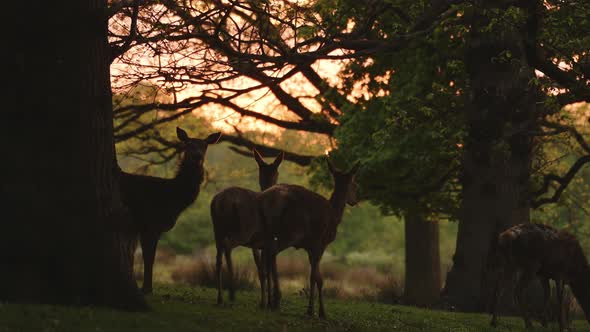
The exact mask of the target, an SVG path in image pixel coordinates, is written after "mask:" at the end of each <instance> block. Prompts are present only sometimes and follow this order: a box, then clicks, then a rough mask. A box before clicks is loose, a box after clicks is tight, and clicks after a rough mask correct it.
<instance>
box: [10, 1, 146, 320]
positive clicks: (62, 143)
mask: <svg viewBox="0 0 590 332" xmlns="http://www.w3.org/2000/svg"><path fill="white" fill-rule="evenodd" d="M10 6H14V7H12V8H9V9H7V12H11V13H12V15H9V16H10V18H8V19H7V20H6V21H4V22H3V24H5V26H4V29H3V31H7V32H8V31H10V33H7V45H11V48H10V52H7V53H8V58H7V62H6V63H5V65H6V66H7V67H9V68H10V69H9V71H8V74H7V75H6V77H5V79H7V82H9V87H8V89H9V90H8V93H9V94H10V96H11V98H10V99H9V102H8V106H7V107H6V109H5V112H4V119H3V121H2V122H3V126H2V127H3V130H2V131H3V134H5V135H7V136H6V137H5V138H4V139H3V140H2V141H4V143H5V145H6V146H5V149H4V151H6V153H7V155H6V156H7V158H6V159H5V160H4V162H3V163H4V165H3V168H4V169H3V172H2V173H3V174H4V175H6V174H9V177H6V178H5V179H4V180H3V181H2V183H1V186H2V194H3V195H2V196H3V197H6V199H5V202H4V203H6V205H5V207H4V208H3V210H4V211H3V212H4V216H5V219H4V222H3V225H4V227H3V234H5V236H4V237H3V241H1V242H2V244H1V247H0V255H1V257H0V261H1V262H2V268H1V269H2V274H0V299H1V300H8V301H18V302H42V303H59V304H74V305H93V304H98V305H110V306H117V307H123V308H126V309H139V308H145V302H144V301H143V298H142V297H141V295H140V293H139V291H138V288H137V285H136V283H135V281H134V279H133V278H132V270H131V269H132V263H133V259H132V252H133V251H132V250H133V249H134V245H135V232H134V231H133V227H132V225H131V223H130V222H129V221H130V219H129V218H127V214H126V211H125V209H124V208H123V207H122V204H121V202H120V200H119V193H118V188H117V179H116V174H117V168H116V160H115V149H114V141H113V124H112V101H111V87H110V73H109V66H110V63H109V59H110V48H109V45H108V41H107V18H106V16H105V15H104V13H105V7H106V1H105V0H83V1H82V0H71V1H63V2H59V3H55V2H39V3H34V4H31V3H24V2H16V3H12V4H10ZM7 141H8V142H9V144H6V143H7ZM3 205H4V204H3Z"/></svg>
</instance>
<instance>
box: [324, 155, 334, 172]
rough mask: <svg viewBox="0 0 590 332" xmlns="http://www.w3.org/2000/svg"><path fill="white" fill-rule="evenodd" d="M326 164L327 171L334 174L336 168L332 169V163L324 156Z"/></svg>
mask: <svg viewBox="0 0 590 332" xmlns="http://www.w3.org/2000/svg"><path fill="white" fill-rule="evenodd" d="M326 164H328V169H329V170H330V173H332V174H334V173H336V168H334V165H332V162H331V161H330V157H328V156H326Z"/></svg>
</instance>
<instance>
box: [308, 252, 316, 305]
mask: <svg viewBox="0 0 590 332" xmlns="http://www.w3.org/2000/svg"><path fill="white" fill-rule="evenodd" d="M307 255H308V256H309V265H310V266H311V271H310V272H309V304H308V305H307V314H308V315H309V316H313V305H314V302H315V286H316V276H317V273H316V270H317V264H316V259H315V257H314V255H313V254H312V253H311V252H308V253H307Z"/></svg>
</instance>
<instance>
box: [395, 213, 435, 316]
mask: <svg viewBox="0 0 590 332" xmlns="http://www.w3.org/2000/svg"><path fill="white" fill-rule="evenodd" d="M405 234H406V278H405V279H406V281H405V287H404V303H407V304H411V305H416V306H420V307H430V306H433V305H434V304H436V303H437V302H438V300H439V296H440V287H441V281H440V251H439V227H438V221H430V220H427V219H426V218H424V216H423V215H421V214H420V213H419V212H418V211H408V212H407V213H406V216H405Z"/></svg>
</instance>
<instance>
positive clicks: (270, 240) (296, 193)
mask: <svg viewBox="0 0 590 332" xmlns="http://www.w3.org/2000/svg"><path fill="white" fill-rule="evenodd" d="M326 162H327V163H328V168H329V170H330V173H331V174H332V177H333V178H334V191H333V192H332V195H331V197H330V199H329V200H327V199H326V198H324V197H323V196H321V195H319V194H317V193H314V192H312V191H310V190H307V189H305V188H303V187H301V186H296V185H288V184H279V185H275V186H272V187H270V188H269V189H267V190H265V191H263V192H262V193H261V195H260V208H261V214H262V216H263V218H264V226H265V232H266V240H265V249H264V250H265V252H266V253H265V254H266V259H267V260H266V271H268V273H267V278H268V285H269V292H268V293H269V294H268V297H269V302H270V303H271V308H273V309H278V307H279V305H280V297H281V294H280V287H279V279H278V274H277V266H276V255H277V254H278V253H279V252H281V251H282V250H285V249H286V248H289V247H295V248H297V249H299V248H303V249H305V251H307V255H308V258H309V263H310V265H311V273H310V276H309V283H310V296H309V305H308V307H307V314H308V315H313V312H314V308H313V306H314V301H315V287H316V286H317V288H318V295H319V304H320V309H319V313H318V314H319V316H320V317H321V318H325V317H326V312H325V310H324V301H323V294H322V287H323V279H322V275H321V273H320V268H319V264H320V260H321V259H322V255H323V254H324V251H325V250H326V247H327V246H328V245H329V244H330V243H331V242H332V241H334V239H335V238H336V232H337V228H338V225H339V224H340V222H341V221H342V214H343V212H344V207H345V205H346V204H347V203H348V204H349V205H351V206H354V205H356V203H357V202H358V199H357V195H356V190H357V185H356V183H355V182H354V176H355V174H356V172H357V170H358V168H359V164H358V163H357V164H356V165H355V166H353V167H352V169H351V170H350V171H348V172H340V171H338V170H337V169H335V168H334V166H333V165H332V163H331V162H330V160H329V159H326ZM271 275H272V280H271ZM271 282H272V284H274V285H273V289H272V293H273V294H272V296H271V287H270V285H271Z"/></svg>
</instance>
